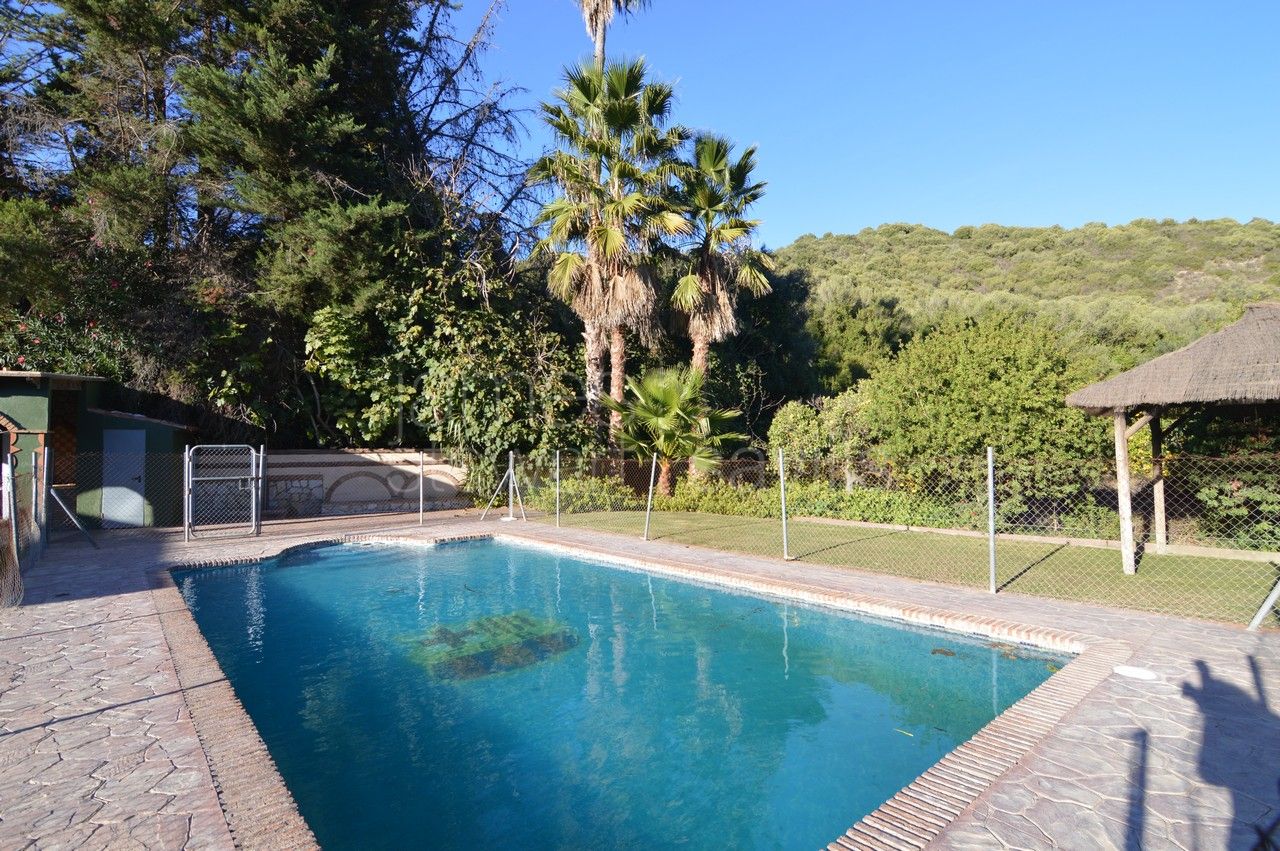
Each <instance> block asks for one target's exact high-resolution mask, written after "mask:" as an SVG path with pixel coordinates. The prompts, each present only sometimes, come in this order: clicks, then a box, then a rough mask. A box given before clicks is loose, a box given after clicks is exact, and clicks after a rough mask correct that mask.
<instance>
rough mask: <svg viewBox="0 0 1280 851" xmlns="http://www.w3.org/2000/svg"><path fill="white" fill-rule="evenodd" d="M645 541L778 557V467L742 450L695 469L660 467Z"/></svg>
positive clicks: (674, 465)
mask: <svg viewBox="0 0 1280 851" xmlns="http://www.w3.org/2000/svg"><path fill="white" fill-rule="evenodd" d="M654 479H655V486H654V497H653V515H652V517H651V518H650V521H649V539H650V540H654V541H667V542H671V543H679V544H687V545H691V546H704V547H713V548H716V549H723V550H731V551H734V552H744V553H750V554H752V555H760V556H768V557H781V556H782V555H783V551H782V500H781V495H780V492H779V489H778V482H779V478H778V467H777V464H776V463H770V462H769V460H768V459H767V457H766V455H765V454H764V453H762V452H756V451H744V452H740V453H737V454H736V455H734V456H733V457H730V458H726V459H723V460H721V461H720V462H719V463H717V464H715V465H714V466H711V467H707V468H704V469H699V468H698V467H697V466H696V465H691V464H690V463H689V462H687V461H679V462H672V463H670V464H668V465H666V467H665V469H664V465H663V464H662V463H661V462H659V464H658V465H657V474H656V476H655V477H654Z"/></svg>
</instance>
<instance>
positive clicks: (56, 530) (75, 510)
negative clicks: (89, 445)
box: [45, 452, 183, 543]
mask: <svg viewBox="0 0 1280 851" xmlns="http://www.w3.org/2000/svg"><path fill="white" fill-rule="evenodd" d="M50 467H51V476H50V479H49V489H50V490H49V498H48V505H47V508H46V510H45V515H46V518H47V519H46V523H47V526H48V535H49V540H50V542H51V543H57V542H60V541H64V540H67V539H70V538H73V537H80V536H81V535H82V534H83V533H82V532H80V531H79V529H77V526H76V524H77V523H79V524H80V526H81V527H83V528H84V529H85V530H86V531H87V532H88V534H90V535H93V536H94V537H95V538H96V537H98V536H106V537H117V536H126V535H146V534H157V533H181V531H182V522H183V507H182V499H183V487H182V482H183V455H182V453H180V452H166V453H160V452H147V453H120V452H108V453H103V452H78V453H76V454H74V455H71V454H69V453H64V454H61V455H58V456H55V457H54V458H53V462H52V464H51V465H50Z"/></svg>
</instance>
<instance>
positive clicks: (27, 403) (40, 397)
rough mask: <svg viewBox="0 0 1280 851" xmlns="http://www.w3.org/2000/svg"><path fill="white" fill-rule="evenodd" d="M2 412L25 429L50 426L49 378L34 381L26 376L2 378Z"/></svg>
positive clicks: (46, 428) (41, 428)
mask: <svg viewBox="0 0 1280 851" xmlns="http://www.w3.org/2000/svg"><path fill="white" fill-rule="evenodd" d="M0 413H3V414H4V415H5V416H6V417H8V418H9V419H11V420H13V421H14V422H15V423H17V424H18V427H19V428H21V429H22V430H23V431H47V430H48V428H49V380H48V379H46V378H41V379H38V380H37V382H32V381H30V380H28V379H25V378H0Z"/></svg>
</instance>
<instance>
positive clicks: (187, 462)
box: [182, 445, 191, 543]
mask: <svg viewBox="0 0 1280 851" xmlns="http://www.w3.org/2000/svg"><path fill="white" fill-rule="evenodd" d="M182 540H183V541H184V542H186V543H190V542H191V447H190V445H188V446H184V447H183V449H182Z"/></svg>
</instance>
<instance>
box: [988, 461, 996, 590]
mask: <svg viewBox="0 0 1280 851" xmlns="http://www.w3.org/2000/svg"><path fill="white" fill-rule="evenodd" d="M987 561H988V566H989V571H990V575H991V579H990V587H989V589H988V590H990V591H991V593H992V594H994V593H996V451H995V449H994V448H992V447H990V446H988V447H987Z"/></svg>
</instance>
